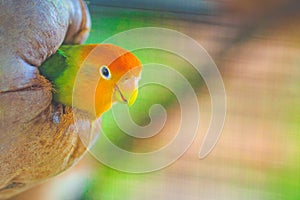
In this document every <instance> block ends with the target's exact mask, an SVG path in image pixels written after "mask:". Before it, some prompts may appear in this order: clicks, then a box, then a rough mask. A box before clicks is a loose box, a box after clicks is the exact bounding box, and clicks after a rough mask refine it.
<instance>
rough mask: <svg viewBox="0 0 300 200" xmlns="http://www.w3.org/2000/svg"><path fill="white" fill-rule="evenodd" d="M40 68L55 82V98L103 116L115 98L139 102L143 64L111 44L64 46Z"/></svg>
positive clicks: (41, 71) (116, 99) (43, 73)
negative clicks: (137, 99) (138, 91)
mask: <svg viewBox="0 0 300 200" xmlns="http://www.w3.org/2000/svg"><path fill="white" fill-rule="evenodd" d="M39 70H40V73H41V74H42V75H43V76H45V77H46V78H47V79H48V80H50V81H51V82H52V84H53V90H54V92H53V100H54V101H56V102H59V103H62V104H64V105H68V106H74V107H77V108H79V109H82V110H85V111H88V112H91V110H94V112H95V115H96V117H99V116H100V115H101V114H102V113H103V112H105V111H107V110H108V109H109V108H110V107H111V106H112V104H113V103H114V102H115V101H120V102H123V103H128V104H132V103H133V102H134V101H135V98H136V95H137V87H138V85H137V83H138V80H139V77H140V73H141V63H140V61H139V60H138V59H137V58H136V57H135V56H134V55H133V54H132V53H130V52H128V51H126V50H124V49H122V48H120V47H118V46H114V45H111V44H89V45H72V46H71V45H70V46H69V45H63V46H61V47H60V48H59V49H58V51H57V52H56V53H55V54H53V55H52V56H51V57H50V58H49V59H48V60H46V62H44V63H43V64H42V66H40V67H39Z"/></svg>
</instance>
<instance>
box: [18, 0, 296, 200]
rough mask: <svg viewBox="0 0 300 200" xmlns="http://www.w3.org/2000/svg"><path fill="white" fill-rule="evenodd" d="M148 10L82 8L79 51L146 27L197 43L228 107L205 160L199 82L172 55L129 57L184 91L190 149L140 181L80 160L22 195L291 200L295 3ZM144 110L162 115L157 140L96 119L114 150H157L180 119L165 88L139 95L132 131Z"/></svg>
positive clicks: (154, 6) (146, 4)
mask: <svg viewBox="0 0 300 200" xmlns="http://www.w3.org/2000/svg"><path fill="white" fill-rule="evenodd" d="M151 2H152V3H150V1H134V0H132V1H128V2H126V5H125V4H124V2H123V1H97V0H92V1H88V2H87V3H88V7H89V10H90V12H91V17H92V30H91V32H90V36H89V38H88V40H87V43H101V42H102V41H104V40H105V39H107V38H109V37H111V36H112V35H114V34H116V33H119V32H122V31H125V30H129V29H132V28H137V27H148V26H156V27H165V28H171V29H174V30H177V31H180V32H183V33H185V34H187V35H189V36H191V37H192V38H194V39H195V40H197V41H198V42H199V43H200V44H201V45H203V47H204V48H205V49H206V50H207V51H208V53H209V54H210V55H211V56H212V58H213V60H214V61H215V62H216V64H217V66H218V68H219V70H220V72H221V74H222V77H223V79H224V83H225V88H226V93H227V103H228V109H227V118H226V122H225V125H224V130H223V132H222V135H221V137H220V140H219V142H218V143H217V145H216V146H215V148H214V149H213V151H212V153H211V154H210V155H209V156H208V157H206V158H205V159H203V160H200V159H199V158H198V152H199V148H200V145H201V142H202V141H203V137H204V135H205V133H206V130H207V128H208V126H209V120H210V114H211V111H210V108H211V104H210V97H209V94H208V91H207V88H206V86H205V83H204V82H203V80H202V78H201V76H200V75H199V74H197V73H195V70H193V68H192V67H191V66H190V64H189V63H188V62H186V61H185V60H184V59H182V58H180V57H178V56H176V55H174V54H171V53H168V52H164V51H161V50H154V49H146V50H145V49H144V50H138V51H135V52H133V53H134V54H135V55H136V56H137V57H138V58H139V59H140V60H141V61H142V63H143V64H146V63H150V62H158V63H160V64H165V65H167V66H170V67H172V68H174V69H176V70H178V71H179V72H180V73H181V74H183V75H184V76H185V77H186V78H187V79H188V80H189V81H190V83H191V84H192V86H193V89H194V90H195V92H196V94H197V97H198V99H199V102H200V110H201V113H200V114H201V118H202V121H201V122H200V127H199V131H198V135H197V137H196V139H195V141H194V143H193V144H192V146H191V147H190V148H189V149H188V151H187V152H186V153H185V154H184V155H183V156H182V157H181V158H180V159H179V160H178V161H176V162H175V163H174V164H172V165H171V166H168V167H167V168H164V169H162V170H159V171H156V172H152V173H146V174H129V173H124V172H120V171H116V170H114V169H111V168H109V167H106V166H104V165H102V164H101V163H98V162H97V161H95V160H94V159H93V158H92V157H91V156H89V155H87V156H86V157H85V158H84V159H83V160H82V161H80V163H79V164H78V165H77V166H76V167H74V168H73V169H72V170H71V171H69V172H67V173H65V174H64V175H62V176H59V177H57V178H56V179H54V180H52V181H50V182H49V183H47V184H45V185H42V186H40V187H38V188H36V189H33V190H31V191H29V192H28V193H27V195H28V196H30V195H33V194H34V195H38V194H40V195H41V196H42V197H43V198H41V199H45V198H46V197H45V196H47V195H48V194H49V193H51V195H50V197H48V198H49V199H85V200H93V199H105V200H106V199H117V200H119V199H122V200H127V199H130V200H135V199H189V200H190V199H208V200H212V199H216V200H219V199H239V200H241V199H251V200H252V199H263V200H266V199H268V200H277V199H287V200H289V199H290V200H294V199H300V148H299V147H300V103H299V102H300V93H299V91H300V78H299V77H300V68H299V64H300V59H299V55H300V48H299V47H300V39H299V34H300V27H299V26H298V25H299V17H300V16H299V13H300V12H299V10H300V5H299V2H297V1H292V0H275V1H271V0H267V1H264V2H260V1H258V0H254V1H250V0H245V1H237V0H230V1H209V2H208V1H196V0H195V1H193V0H189V1H172V2H171V1H159V0H157V1H151ZM131 42H135V41H132V40H129V41H128V43H131ZM162 42H166V41H162ZM172 42H174V43H176V41H172ZM158 73H159V72H158ZM143 76H147V75H146V74H143ZM174 84H177V83H176V81H174ZM183 92H184V89H183ZM186 99H187V103H188V99H189V97H188V96H187V97H186ZM154 103H159V104H162V105H163V106H164V107H165V108H167V112H168V120H167V122H166V128H165V129H163V130H162V131H161V133H160V134H159V135H158V136H156V137H153V138H150V139H145V140H147V141H144V140H142V139H134V138H132V137H130V136H128V135H126V134H124V133H123V132H122V131H121V130H120V129H119V128H118V126H117V125H116V123H115V121H114V119H113V117H112V113H111V111H110V112H107V113H105V114H104V116H103V129H104V132H105V134H106V136H107V137H108V138H110V140H111V141H112V142H114V143H115V144H116V145H118V146H120V147H121V148H123V149H126V150H131V151H137V152H143V151H150V150H153V149H157V148H158V147H161V146H163V145H164V144H166V143H167V142H168V141H170V139H172V137H173V136H174V135H173V134H174V132H173V131H174V130H173V129H174V128H175V129H176V127H177V126H178V124H179V120H178V119H179V117H180V108H179V106H178V102H177V100H176V98H175V97H174V95H173V94H172V93H171V92H170V91H169V90H167V89H166V88H163V87H160V86H157V85H153V86H149V87H143V88H141V90H140V93H139V97H138V99H137V102H136V104H135V105H134V106H133V107H131V108H130V112H131V114H132V118H133V119H134V120H135V122H136V123H137V124H140V125H146V124H148V123H149V116H148V111H149V108H150V107H151V105H153V104H154ZM96 145H101V141H99V142H98V143H97V144H96ZM112 159H122V158H112ZM124 162H126V160H124ZM132 164H136V165H138V164H139V163H132ZM43 188H47V189H43ZM45 191H46V193H47V195H45ZM49 191H51V192H49ZM23 195H25V196H26V194H23ZM25 196H20V197H19V199H26V198H25ZM17 199H18V198H17ZM29 199H30V198H29ZM37 199H39V198H38V197H37Z"/></svg>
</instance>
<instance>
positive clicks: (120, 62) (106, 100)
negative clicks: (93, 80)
mask: <svg viewBox="0 0 300 200" xmlns="http://www.w3.org/2000/svg"><path fill="white" fill-rule="evenodd" d="M95 51H96V53H95V55H101V56H99V58H98V59H95V60H94V61H95V62H97V63H95V64H94V65H96V66H97V67H98V74H99V76H100V78H99V81H98V85H97V89H96V94H95V111H96V115H97V116H100V115H101V114H102V113H103V112H105V111H107V110H108V109H109V108H110V107H111V106H112V104H113V103H114V102H121V103H126V104H128V105H129V106H131V105H132V104H133V103H134V102H135V100H136V98H137V95H138V81H139V79H140V75H141V70H142V65H141V63H140V61H139V60H138V59H137V58H136V57H135V56H134V55H133V54H132V53H130V52H128V51H126V50H124V49H122V48H120V47H117V46H113V45H101V48H99V49H98V50H97V49H95ZM97 51H99V52H97ZM95 58H97V57H95Z"/></svg>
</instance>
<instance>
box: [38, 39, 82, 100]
mask: <svg viewBox="0 0 300 200" xmlns="http://www.w3.org/2000/svg"><path fill="white" fill-rule="evenodd" d="M81 46H82V45H81ZM80 50H81V47H80V46H79V45H74V46H68V45H63V46H61V47H60V48H59V49H58V50H57V52H56V53H54V54H53V55H52V56H50V57H49V58H48V59H47V60H46V61H45V62H44V63H43V64H42V65H41V66H40V67H39V71H40V74H41V75H43V76H44V77H45V78H46V79H48V80H50V81H51V82H52V85H53V91H54V92H53V100H54V101H56V102H60V103H63V104H65V105H72V91H73V89H72V88H73V85H74V80H75V77H76V74H77V71H78V68H79V64H78V62H79V61H78V60H77V59H78V58H79V56H77V55H78V53H80Z"/></svg>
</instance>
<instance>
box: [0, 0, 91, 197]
mask: <svg viewBox="0 0 300 200" xmlns="http://www.w3.org/2000/svg"><path fill="white" fill-rule="evenodd" d="M0 13H1V15H0V18H1V19H0V44H1V45H0V150H1V151H0V199H6V198H9V197H11V196H13V195H15V194H17V193H19V192H21V191H24V190H26V189H28V188H30V187H32V186H34V185H36V184H38V183H40V182H42V181H45V180H47V179H49V178H50V177H52V176H55V175H56V174H59V173H60V172H62V171H64V170H66V169H68V168H69V167H71V166H72V165H74V163H76V161H77V160H78V159H79V158H80V157H82V155H83V154H84V152H85V151H86V147H85V145H83V144H82V142H81V140H80V138H79V136H78V135H79V133H81V134H85V132H86V133H87V134H88V132H89V130H87V129H86V128H81V124H80V123H82V124H85V126H84V127H89V125H90V123H91V122H90V121H89V120H88V119H82V120H80V122H79V123H77V127H76V128H75V125H74V118H73V112H72V109H70V108H64V107H63V106H62V105H57V104H54V103H53V102H52V101H51V100H52V94H51V91H52V87H51V83H50V82H49V81H47V80H46V79H45V78H44V77H42V76H41V75H39V71H38V66H40V65H41V64H42V63H43V62H44V61H45V59H46V58H48V57H49V56H50V55H52V54H53V53H54V52H56V50H57V49H58V47H59V46H60V45H61V44H62V43H63V42H65V43H69V44H80V43H82V42H84V41H85V39H86V38H87V36H88V33H89V29H90V16H89V12H88V10H87V7H86V5H85V4H84V2H83V1H82V0H66V1H50V0H49V1H44V0H25V1H18V0H10V1H1V2H0ZM82 127H83V126H82Z"/></svg>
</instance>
